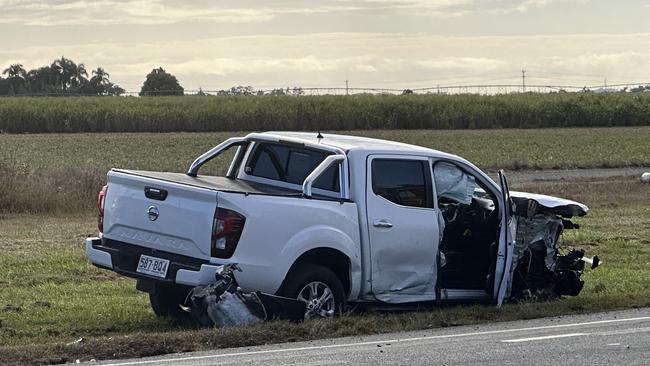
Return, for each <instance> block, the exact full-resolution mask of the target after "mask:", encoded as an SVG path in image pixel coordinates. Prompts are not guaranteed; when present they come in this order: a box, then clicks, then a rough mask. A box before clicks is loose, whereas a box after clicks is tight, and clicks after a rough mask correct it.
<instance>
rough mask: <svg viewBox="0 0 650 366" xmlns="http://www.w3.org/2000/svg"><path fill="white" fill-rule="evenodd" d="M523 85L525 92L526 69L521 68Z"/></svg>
mask: <svg viewBox="0 0 650 366" xmlns="http://www.w3.org/2000/svg"><path fill="white" fill-rule="evenodd" d="M521 86H522V87H523V88H524V93H525V92H526V70H523V69H522V70H521Z"/></svg>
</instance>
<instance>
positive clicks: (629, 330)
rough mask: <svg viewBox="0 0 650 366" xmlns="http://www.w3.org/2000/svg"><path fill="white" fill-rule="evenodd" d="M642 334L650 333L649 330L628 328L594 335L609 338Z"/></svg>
mask: <svg viewBox="0 0 650 366" xmlns="http://www.w3.org/2000/svg"><path fill="white" fill-rule="evenodd" d="M643 332H650V328H648V327H646V328H629V329H621V330H612V331H609V332H599V333H595V334H598V335H602V336H610V335H619V334H621V335H623V334H634V333H643Z"/></svg>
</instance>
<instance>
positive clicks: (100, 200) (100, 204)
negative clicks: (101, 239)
mask: <svg viewBox="0 0 650 366" xmlns="http://www.w3.org/2000/svg"><path fill="white" fill-rule="evenodd" d="M107 191H108V186H107V185H106V186H103V187H102V190H101V191H99V194H98V195H97V209H98V210H99V213H98V215H97V229H98V230H99V232H100V233H103V232H104V203H105V202H106V192H107Z"/></svg>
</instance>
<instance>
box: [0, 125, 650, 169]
mask: <svg viewBox="0 0 650 366" xmlns="http://www.w3.org/2000/svg"><path fill="white" fill-rule="evenodd" d="M246 133H247V132H229V133H214V132H211V133H165V134H156V133H110V134H37V135H16V134H4V135H0V146H2V150H1V152H0V167H1V166H2V165H3V164H4V165H5V166H16V167H18V168H21V169H24V170H29V171H32V170H39V169H45V170H54V169H78V168H80V169H97V170H100V171H102V172H105V171H107V170H108V169H110V168H113V167H122V168H130V169H146V170H164V171H185V170H186V169H187V168H188V167H189V165H190V163H191V162H192V160H194V158H196V157H197V156H198V155H200V154H201V153H203V152H205V151H207V150H208V149H210V148H212V147H213V146H215V145H217V144H218V143H219V142H221V141H223V140H225V139H226V138H228V137H232V136H243V135H245V134H246ZM333 133H342V134H348V135H358V136H367V137H374V138H380V139H388V140H395V141H401V142H407V143H411V144H415V145H421V146H425V147H429V148H433V149H438V150H441V151H445V152H450V153H454V154H458V155H460V156H463V157H465V158H466V159H468V160H470V161H472V162H474V163H475V164H477V165H478V166H480V167H482V168H497V167H498V168H510V169H512V168H526V167H530V168H588V167H600V166H631V165H643V164H650V144H648V141H650V127H628V128H567V129H562V128H557V129H529V130H519V129H506V130H445V131H437V130H375V131H361V130H358V131H333ZM222 164H223V165H222V167H223V166H225V164H224V163H223V162H222Z"/></svg>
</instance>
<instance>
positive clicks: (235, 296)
mask: <svg viewBox="0 0 650 366" xmlns="http://www.w3.org/2000/svg"><path fill="white" fill-rule="evenodd" d="M234 271H241V269H240V268H239V267H238V266H237V265H236V264H227V265H224V266H222V267H221V270H220V271H218V272H217V275H216V282H215V283H213V284H210V285H206V286H197V287H194V288H193V289H192V290H191V291H190V293H189V294H188V295H187V299H186V300H185V304H186V305H187V307H188V308H189V312H190V314H191V316H192V318H193V319H194V321H195V322H197V323H198V324H199V325H202V326H207V327H228V326H241V325H252V324H257V323H261V322H263V321H267V320H274V319H285V320H291V321H302V320H303V319H304V317H305V310H306V305H305V303H304V302H302V301H300V300H295V299H289V298H286V297H281V296H275V295H269V294H265V293H263V292H259V291H256V292H244V291H242V289H241V288H240V287H238V286H237V282H236V280H235V277H234V274H233V273H234Z"/></svg>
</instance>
